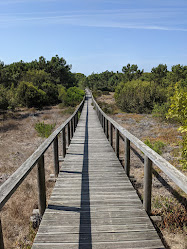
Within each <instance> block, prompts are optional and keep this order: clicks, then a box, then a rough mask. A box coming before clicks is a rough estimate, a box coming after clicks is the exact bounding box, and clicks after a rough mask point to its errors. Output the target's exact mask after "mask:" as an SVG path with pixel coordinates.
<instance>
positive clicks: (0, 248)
mask: <svg viewBox="0 0 187 249" xmlns="http://www.w3.org/2000/svg"><path fill="white" fill-rule="evenodd" d="M4 248H5V247H4V242H3V231H2V225H1V217H0V249H4Z"/></svg>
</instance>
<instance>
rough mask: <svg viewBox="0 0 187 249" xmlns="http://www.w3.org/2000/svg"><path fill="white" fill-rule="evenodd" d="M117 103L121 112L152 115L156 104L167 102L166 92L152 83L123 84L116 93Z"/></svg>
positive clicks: (134, 81) (133, 81)
mask: <svg viewBox="0 0 187 249" xmlns="http://www.w3.org/2000/svg"><path fill="white" fill-rule="evenodd" d="M115 99H116V103H117V104H118V106H119V107H120V109H121V110H123V111H126V112H135V113H151V111H152V110H153V108H154V105H155V103H159V104H162V103H163V102H165V101H166V100H167V97H166V90H165V89H164V88H162V87H161V86H160V87H158V86H156V85H155V84H154V83H152V82H148V81H141V80H132V81H128V82H126V83H123V82H121V83H120V84H119V85H118V86H117V87H116V91H115Z"/></svg>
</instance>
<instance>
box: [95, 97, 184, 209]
mask: <svg viewBox="0 0 187 249" xmlns="http://www.w3.org/2000/svg"><path fill="white" fill-rule="evenodd" d="M92 101H93V105H94V107H95V110H96V112H97V115H98V118H99V121H100V123H101V125H102V127H103V130H104V133H105V134H106V137H107V138H108V139H109V142H110V144H111V146H112V147H113V131H115V140H114V141H115V153H116V155H117V157H118V158H119V138H121V137H122V138H123V141H124V143H125V159H124V160H125V162H124V169H125V172H126V174H127V176H129V175H130V143H132V144H134V145H135V146H136V147H137V148H138V149H139V150H140V151H142V152H143V153H144V157H145V158H144V197H143V206H144V208H145V210H146V212H147V213H148V214H150V213H151V191H152V163H154V164H155V165H156V166H158V167H159V168H160V169H161V170H162V171H163V172H164V173H165V174H166V175H167V176H168V177H169V178H170V179H171V180H172V181H173V182H174V183H175V184H176V185H177V186H178V187H180V188H181V189H182V190H183V191H184V192H185V193H187V177H186V176H185V175H184V174H182V173H181V172H180V171H179V170H177V169H176V168H175V167H174V166H173V165H171V164H170V163H169V162H168V161H166V160H165V159H164V158H163V157H161V156H160V155H159V154H158V153H156V152H155V151H154V150H152V149H151V148H150V147H148V146H147V145H146V144H145V143H143V142H142V141H141V140H139V139H138V138H137V137H135V136H134V135H132V134H131V133H130V132H129V131H127V130H126V129H125V128H123V127H122V126H120V125H119V124H118V123H117V122H115V121H114V120H113V119H112V118H110V117H109V116H107V115H106V114H105V113H104V112H103V111H102V109H101V108H100V107H99V105H98V104H97V102H96V100H95V99H94V97H93V95H92Z"/></svg>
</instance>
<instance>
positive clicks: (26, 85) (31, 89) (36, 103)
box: [17, 81, 46, 108]
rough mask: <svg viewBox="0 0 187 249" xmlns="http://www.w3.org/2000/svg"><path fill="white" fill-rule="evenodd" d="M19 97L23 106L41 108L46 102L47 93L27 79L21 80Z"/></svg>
mask: <svg viewBox="0 0 187 249" xmlns="http://www.w3.org/2000/svg"><path fill="white" fill-rule="evenodd" d="M17 98H18V100H19V102H20V104H21V105H22V106H26V107H29V108H30V107H36V108H40V107H42V106H43V105H44V104H45V103H46V93H45V92H44V91H42V90H41V89H38V88H37V87H35V86H33V84H32V83H30V82H25V81H22V82H20V84H19V86H18V88H17Z"/></svg>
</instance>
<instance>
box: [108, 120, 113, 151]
mask: <svg viewBox="0 0 187 249" xmlns="http://www.w3.org/2000/svg"><path fill="white" fill-rule="evenodd" d="M109 130H110V132H109V133H110V135H109V138H110V145H111V146H112V147H113V125H112V123H111V122H110V123H109Z"/></svg>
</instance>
